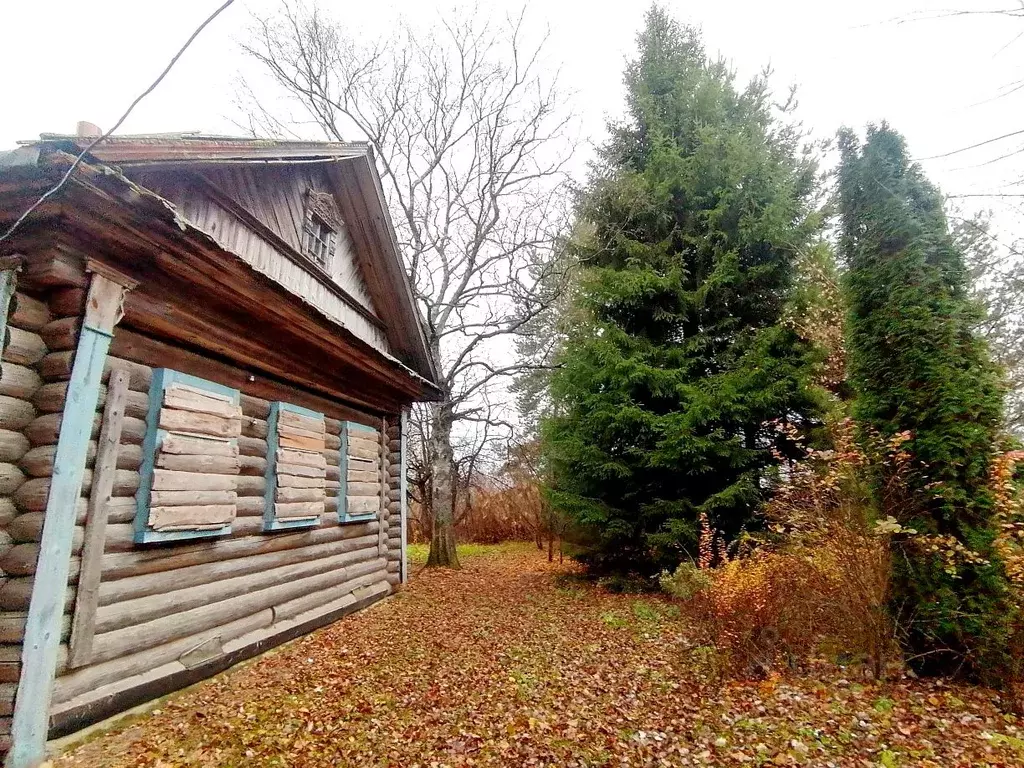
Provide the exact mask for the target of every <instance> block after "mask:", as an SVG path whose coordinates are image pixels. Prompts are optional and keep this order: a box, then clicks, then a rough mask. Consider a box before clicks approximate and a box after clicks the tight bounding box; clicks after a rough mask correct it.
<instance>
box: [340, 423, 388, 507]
mask: <svg viewBox="0 0 1024 768" xmlns="http://www.w3.org/2000/svg"><path fill="white" fill-rule="evenodd" d="M381 451H382V448H381V433H380V431H379V430H377V429H374V428H373V427H368V426H366V425H365V424H357V423H355V422H352V421H348V422H345V423H343V424H342V429H341V450H340V453H341V467H340V470H341V473H340V478H341V487H340V489H339V491H338V519H339V520H340V521H341V522H343V523H348V522H356V521H364V520H371V519H374V518H376V517H377V516H378V514H380V511H381V503H382V502H381V500H382V494H381V488H382V484H383V482H384V475H383V467H382V464H381Z"/></svg>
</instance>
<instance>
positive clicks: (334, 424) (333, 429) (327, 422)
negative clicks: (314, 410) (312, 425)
mask: <svg viewBox="0 0 1024 768" xmlns="http://www.w3.org/2000/svg"><path fill="white" fill-rule="evenodd" d="M341 425H342V422H341V421H339V420H338V419H332V418H331V417H330V416H325V417H324V429H325V430H327V434H329V435H340V434H341Z"/></svg>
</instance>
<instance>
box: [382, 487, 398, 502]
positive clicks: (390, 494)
mask: <svg viewBox="0 0 1024 768" xmlns="http://www.w3.org/2000/svg"><path fill="white" fill-rule="evenodd" d="M384 498H386V499H387V500H388V501H401V500H402V489H401V488H394V487H392V488H388V490H387V492H386V493H385V494H384Z"/></svg>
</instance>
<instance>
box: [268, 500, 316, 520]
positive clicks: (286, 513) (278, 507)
mask: <svg viewBox="0 0 1024 768" xmlns="http://www.w3.org/2000/svg"><path fill="white" fill-rule="evenodd" d="M323 513H324V503H323V502H322V501H299V502H282V503H275V504H274V517H276V518H278V519H281V520H284V519H288V518H296V517H319V516H320V515H322V514H323Z"/></svg>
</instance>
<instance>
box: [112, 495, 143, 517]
mask: <svg viewBox="0 0 1024 768" xmlns="http://www.w3.org/2000/svg"><path fill="white" fill-rule="evenodd" d="M106 510H107V522H108V523H130V522H131V521H133V520H134V519H135V513H136V511H137V510H138V504H137V503H136V502H135V496H117V497H114V498H111V499H110V501H108V502H107V504H106Z"/></svg>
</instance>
